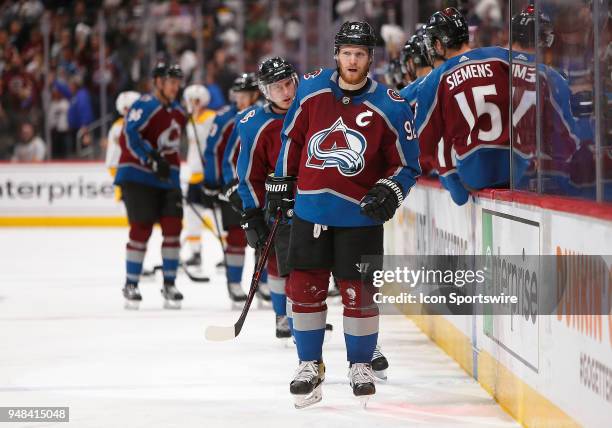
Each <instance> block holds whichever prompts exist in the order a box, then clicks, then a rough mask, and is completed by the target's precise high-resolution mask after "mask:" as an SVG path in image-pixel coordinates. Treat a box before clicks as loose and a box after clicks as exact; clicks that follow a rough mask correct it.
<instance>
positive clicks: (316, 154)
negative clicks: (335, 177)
mask: <svg viewBox="0 0 612 428" xmlns="http://www.w3.org/2000/svg"><path fill="white" fill-rule="evenodd" d="M366 147H367V141H366V139H365V137H364V136H363V134H362V133H361V132H359V131H357V130H355V129H351V128H349V127H347V126H346V125H345V124H344V121H343V120H342V118H338V120H336V121H335V122H334V124H333V125H332V126H330V127H329V128H327V129H323V130H322V131H319V132H317V133H316V134H314V135H313V136H312V137H311V138H310V140H309V141H308V161H307V162H306V166H307V167H309V168H317V169H325V168H337V169H338V172H340V174H342V175H344V176H347V177H350V176H353V175H357V174H359V173H360V172H361V171H362V170H363V168H364V166H365V160H364V158H363V154H364V153H365V150H366Z"/></svg>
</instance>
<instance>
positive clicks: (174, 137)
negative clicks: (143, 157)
mask: <svg viewBox="0 0 612 428" xmlns="http://www.w3.org/2000/svg"><path fill="white" fill-rule="evenodd" d="M180 142H181V127H180V126H179V124H178V123H176V121H175V120H174V119H172V122H171V123H170V126H169V127H168V128H166V129H165V130H164V132H162V133H161V134H159V137H158V138H157V147H160V148H161V151H163V152H164V153H171V152H176V151H178V149H179V144H180Z"/></svg>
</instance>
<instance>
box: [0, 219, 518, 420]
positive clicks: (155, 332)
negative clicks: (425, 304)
mask: <svg viewBox="0 0 612 428" xmlns="http://www.w3.org/2000/svg"><path fill="white" fill-rule="evenodd" d="M204 237H205V244H206V248H205V252H204V255H205V272H206V273H207V274H209V275H210V276H211V278H212V281H211V282H210V283H208V284H197V283H191V282H190V281H189V279H188V278H186V277H185V276H179V279H178V283H177V285H178V287H179V289H180V290H181V291H182V292H183V293H184V295H185V301H184V303H183V309H182V310H180V311H169V310H164V309H162V299H161V296H160V292H159V288H160V281H161V278H160V277H159V276H158V277H157V278H156V279H155V280H154V281H152V282H151V281H143V282H142V283H141V289H142V294H143V299H144V300H143V303H142V305H141V308H140V310H139V311H126V310H125V309H123V298H122V296H121V287H122V283H123V280H124V279H123V278H124V254H125V251H124V245H125V241H126V238H127V229H125V228H99V229H98V228H74V229H72V228H55V229H45V228H35V229H21V228H20V229H0V243H1V244H0V406H12V405H15V406H17V405H18V406H69V407H70V423H69V424H65V423H64V424H56V425H57V426H74V427H104V428H107V427H130V428H137V427H146V428H154V427H164V428H167V427H260V426H261V427H283V428H288V427H291V428H298V427H314V426H317V427H320V426H321V427H322V426H333V427H335V428H339V427H352V428H356V427H368V428H370V427H377V428H378V427H400V426H401V427H406V426H411V427H472V428H473V427H485V426H486V427H510V426H512V427H514V426H518V424H517V423H516V422H514V421H513V420H512V418H510V416H508V415H507V414H506V413H505V412H504V411H503V410H502V409H501V408H500V407H499V406H498V405H497V404H496V403H495V401H494V400H492V399H491V398H490V397H489V396H488V395H487V393H486V392H485V391H484V390H483V389H482V388H481V387H480V386H479V385H478V383H476V382H475V381H474V380H473V379H472V378H470V377H469V376H467V375H466V374H465V372H463V371H462V370H461V369H460V367H459V366H458V365H457V364H456V363H455V362H454V361H453V360H452V359H451V358H449V357H448V356H447V355H446V354H445V353H444V352H443V351H441V350H440V349H439V348H437V347H436V346H435V345H434V344H433V343H432V342H430V341H429V340H428V339H427V337H426V336H425V335H423V334H422V333H421V332H420V331H419V330H418V329H417V328H416V327H415V326H414V325H413V324H412V323H411V322H410V321H408V320H407V319H406V318H404V317H402V316H383V317H382V320H381V343H382V347H383V352H384V353H385V354H386V355H387V357H388V359H389V362H390V366H391V367H390V369H389V370H388V376H389V381H388V382H387V383H379V384H377V393H376V395H375V397H374V398H372V399H371V400H370V402H369V404H368V407H367V409H366V410H362V409H361V408H360V406H359V404H358V402H357V400H356V399H355V398H353V397H352V393H351V390H350V388H349V386H348V381H347V378H346V373H347V363H346V356H345V350H344V340H343V335H342V333H341V311H342V308H341V306H340V305H339V304H337V303H335V304H330V306H329V317H328V321H329V322H331V323H332V324H333V325H334V327H335V330H334V332H333V335H332V337H331V340H330V341H328V342H327V343H326V344H325V349H324V359H325V362H326V365H327V379H326V381H325V383H324V385H323V401H322V402H321V403H319V404H316V405H314V406H312V407H310V408H307V409H303V410H296V409H294V407H293V400H292V397H291V396H290V394H289V381H290V380H291V378H292V377H293V372H294V370H295V368H296V367H297V356H296V351H295V348H294V347H293V346H290V347H282V346H281V344H280V343H279V341H278V339H276V338H275V337H274V315H273V313H272V311H271V310H270V309H262V308H258V307H257V305H256V304H254V307H253V310H252V311H251V313H250V314H249V317H248V318H247V322H246V325H245V327H244V329H243V332H242V334H241V335H240V336H239V337H238V338H237V339H236V340H234V341H231V342H225V343H212V342H207V341H206V340H205V339H204V330H205V327H206V326H207V325H210V324H215V325H231V324H232V323H233V322H234V321H235V319H236V318H237V316H238V312H237V311H235V310H234V311H232V310H230V303H229V300H228V298H227V293H226V289H225V283H224V276H223V272H222V271H219V270H216V269H215V267H214V265H215V263H216V262H218V261H219V260H221V252H220V250H219V245H218V242H215V241H214V239H213V238H212V235H210V234H205V235H204ZM159 244H160V236H159V230H156V231H155V232H154V235H153V237H152V240H151V242H150V245H149V253H148V255H147V261H146V262H145V265H146V266H152V265H153V264H154V263H155V262H159V260H160V256H159V253H160V250H159ZM245 277H246V275H245ZM244 282H247V281H244ZM244 288H245V290H246V285H245V286H244ZM0 425H1V426H2V427H5V426H6V427H8V426H11V424H4V423H2V424H0ZM12 426H36V427H45V426H53V424H50V423H32V424H20V425H12Z"/></svg>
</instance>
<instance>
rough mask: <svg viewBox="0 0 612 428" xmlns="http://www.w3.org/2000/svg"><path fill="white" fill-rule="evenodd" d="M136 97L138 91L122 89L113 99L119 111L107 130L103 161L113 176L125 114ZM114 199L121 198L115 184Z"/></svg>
mask: <svg viewBox="0 0 612 428" xmlns="http://www.w3.org/2000/svg"><path fill="white" fill-rule="evenodd" d="M138 98H140V94H139V93H138V92H136V91H124V92H121V93H120V94H119V95H118V96H117V99H116V100H115V108H116V109H117V113H119V118H117V120H115V121H114V122H113V125H112V126H111V128H110V129H109V131H108V137H107V139H106V141H107V142H106V161H105V164H106V167H107V168H108V172H109V173H110V175H111V177H113V178H115V175H117V165H119V157H120V156H121V149H120V148H119V137H120V136H121V132H122V131H123V125H124V124H125V115H126V114H127V112H128V111H129V110H130V107H132V104H134V102H136V100H137V99H138ZM115 199H116V200H117V201H119V200H121V188H120V187H119V186H115Z"/></svg>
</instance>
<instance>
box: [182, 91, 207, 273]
mask: <svg viewBox="0 0 612 428" xmlns="http://www.w3.org/2000/svg"><path fill="white" fill-rule="evenodd" d="M183 99H184V100H185V105H186V106H187V112H188V113H189V114H190V116H191V117H190V119H189V123H188V124H187V142H188V146H187V166H188V168H189V172H190V176H189V187H188V189H187V200H188V201H189V202H190V203H191V205H192V207H189V208H188V209H187V210H186V211H185V226H186V227H185V229H186V230H185V236H186V239H187V242H188V244H189V247H190V249H191V257H190V258H189V259H188V260H187V261H186V262H185V264H186V265H187V266H201V264H202V241H201V236H202V221H201V220H200V217H202V216H203V214H204V212H203V208H213V207H212V206H210V205H208V204H207V203H206V202H207V201H206V199H205V198H204V197H203V188H202V183H203V181H204V172H203V168H202V161H203V158H202V153H203V152H204V151H205V150H206V149H205V148H204V147H203V145H205V144H206V139H207V137H208V134H209V132H210V129H211V126H212V123H213V120H214V117H215V112H214V110H211V109H208V108H207V106H208V103H209V102H210V93H209V92H208V89H206V87H205V86H204V85H190V86H187V87H186V88H185V91H184V92H183ZM193 208H195V209H196V210H198V213H199V214H200V216H198V214H196V213H195V212H194V210H193Z"/></svg>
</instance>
